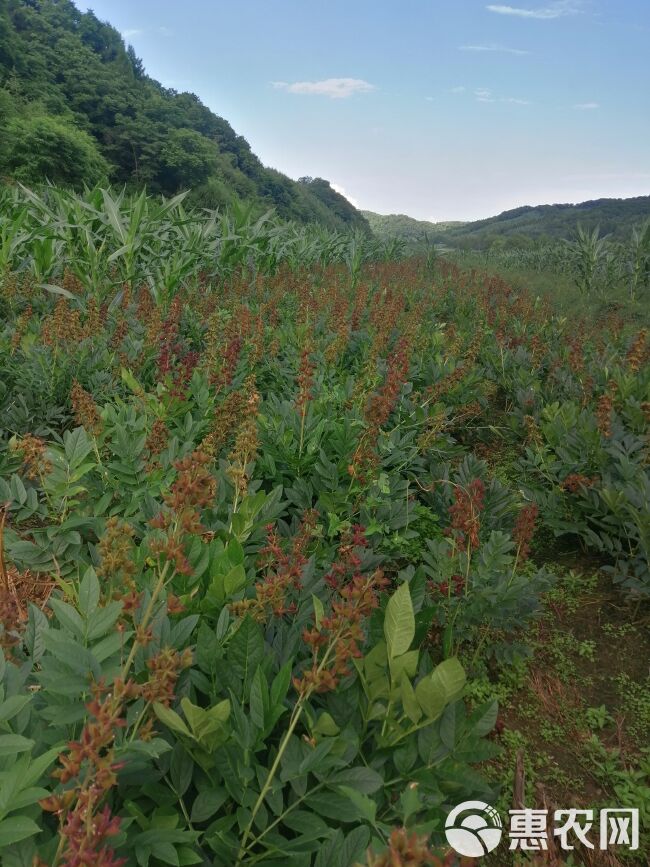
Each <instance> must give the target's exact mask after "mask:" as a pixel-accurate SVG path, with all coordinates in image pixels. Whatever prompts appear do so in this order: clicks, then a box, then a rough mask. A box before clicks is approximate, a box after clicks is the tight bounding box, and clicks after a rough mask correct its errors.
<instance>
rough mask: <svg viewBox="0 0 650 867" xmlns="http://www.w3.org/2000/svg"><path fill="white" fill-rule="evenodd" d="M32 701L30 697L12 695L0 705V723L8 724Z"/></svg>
mask: <svg viewBox="0 0 650 867" xmlns="http://www.w3.org/2000/svg"><path fill="white" fill-rule="evenodd" d="M31 700H32V697H31V695H12V696H11V698H8V699H6V700H5V701H3V702H2V704H0V722H8V721H9V720H10V719H13V718H14V717H15V716H16V714H19V713H20V711H21V710H22V709H23V708H24V707H25V705H26V704H28V703H29V702H30V701H31Z"/></svg>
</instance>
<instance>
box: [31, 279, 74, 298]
mask: <svg viewBox="0 0 650 867" xmlns="http://www.w3.org/2000/svg"><path fill="white" fill-rule="evenodd" d="M38 288H39V289H45V291H46V292H51V293H52V294H53V295H63V297H64V298H70V299H71V300H74V295H73V294H72V292H70V290H69V289H64V288H63V286H56V285H55V284H54V283H39V284H38Z"/></svg>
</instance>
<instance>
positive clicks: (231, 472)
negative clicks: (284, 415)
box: [228, 388, 260, 499]
mask: <svg viewBox="0 0 650 867" xmlns="http://www.w3.org/2000/svg"><path fill="white" fill-rule="evenodd" d="M259 405H260V394H259V392H258V391H257V389H255V388H253V389H252V391H250V392H249V395H248V398H247V400H246V406H245V408H244V412H243V418H242V421H241V424H240V425H239V429H238V431H237V435H236V436H235V444H234V446H233V449H232V451H231V452H230V454H229V455H228V460H229V461H230V464H229V466H228V478H229V479H230V481H231V482H232V484H233V486H234V488H235V492H236V496H237V497H238V498H239V499H240V498H241V497H243V496H244V495H245V494H246V491H247V490H248V469H247V467H248V464H249V463H250V462H251V461H252V460H254V458H255V455H256V454H257V449H258V447H259V436H258V430H257V413H258V409H259Z"/></svg>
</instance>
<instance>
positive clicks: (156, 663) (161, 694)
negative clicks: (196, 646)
mask: <svg viewBox="0 0 650 867" xmlns="http://www.w3.org/2000/svg"><path fill="white" fill-rule="evenodd" d="M191 665H192V651H191V650H190V648H189V647H186V648H185V650H183V651H182V652H179V651H178V650H175V649H174V648H173V647H163V648H162V650H160V651H159V653H157V654H155V655H154V656H152V657H151V658H150V659H148V660H147V668H148V669H149V672H150V674H149V679H148V680H147V682H146V683H144V684H142V697H143V698H144V700H145V701H146V702H151V703H153V702H159V703H160V704H164V705H166V706H167V707H169V705H170V704H171V703H172V701H173V699H174V689H175V687H176V681H177V680H178V677H179V675H180V673H181V671H183V669H185V668H189V667H190V666H191ZM150 722H151V721H150V720H149V723H150ZM139 734H140V738H142V737H143V735H144V731H143V728H140V733H139Z"/></svg>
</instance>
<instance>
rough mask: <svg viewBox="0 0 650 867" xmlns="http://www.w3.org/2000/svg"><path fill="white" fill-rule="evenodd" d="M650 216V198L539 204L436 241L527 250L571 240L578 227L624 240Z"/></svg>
mask: <svg viewBox="0 0 650 867" xmlns="http://www.w3.org/2000/svg"><path fill="white" fill-rule="evenodd" d="M649 217H650V196H637V197H635V198H632V199H595V200H594V201H589V202H581V203H580V204H578V205H537V206H536V207H531V206H525V207H521V208H514V209H513V210H511V211H504V212H503V213H502V214H499V215H498V216H496V217H489V218H488V219H486V220H476V221H474V222H471V223H464V224H463V225H462V226H459V227H456V228H450V229H449V230H448V231H445V232H444V233H438V234H437V235H436V236H435V237H434V240H436V241H439V242H440V243H442V244H445V245H449V246H450V247H456V248H458V247H460V248H466V249H474V250H484V249H487V248H492V247H497V248H498V247H512V248H520V249H526V248H528V247H531V246H535V245H536V244H541V245H543V244H546V243H548V242H550V241H554V240H555V241H558V240H562V239H564V238H571V237H573V236H574V235H575V233H576V226H577V225H578V224H580V225H582V226H583V228H584V229H585V230H594V229H596V228H599V229H600V231H601V233H602V234H604V235H611V236H612V237H613V238H614V239H615V240H618V241H621V240H623V239H624V238H626V237H629V235H630V234H631V232H632V230H633V229H634V227H635V226H637V225H639V224H640V223H642V222H643V221H644V220H647V219H648V218H649Z"/></svg>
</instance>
